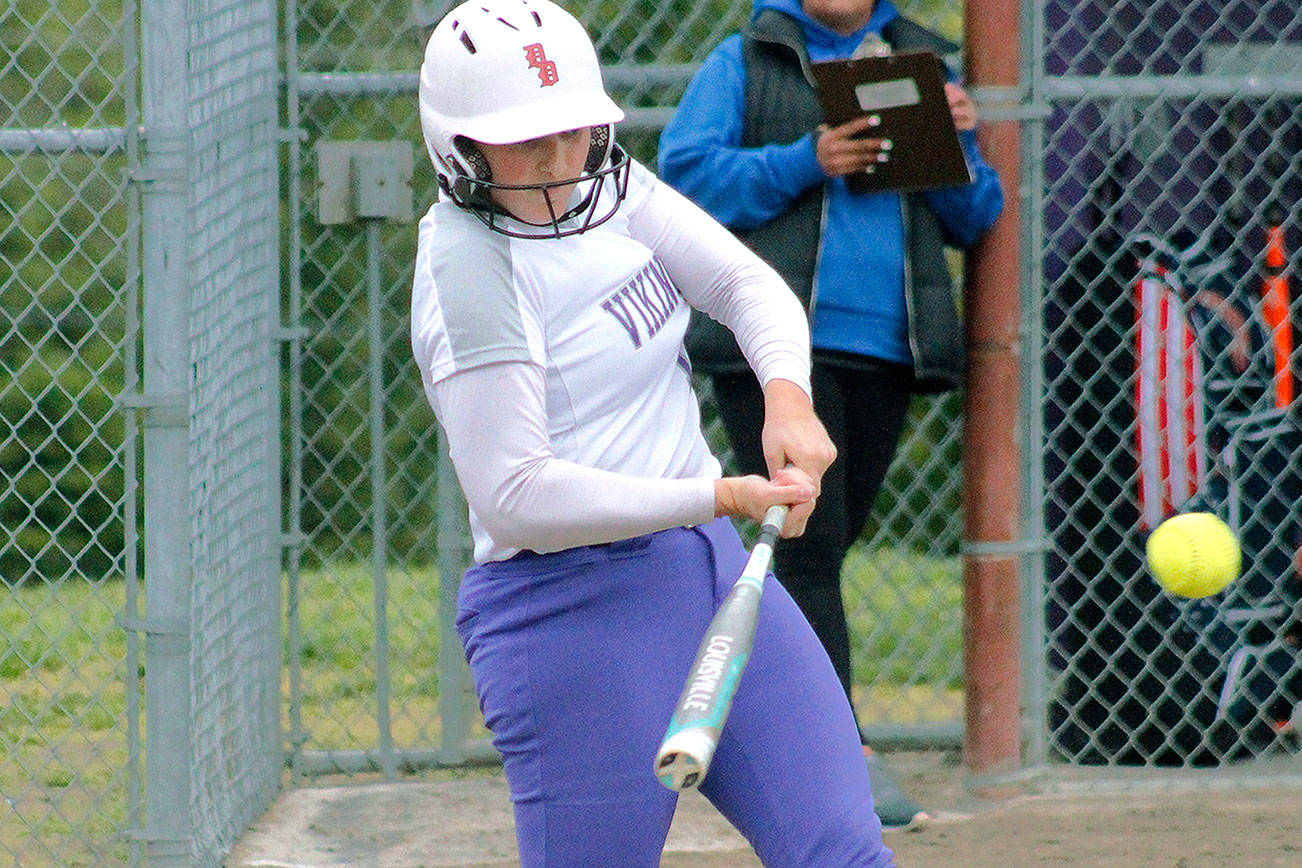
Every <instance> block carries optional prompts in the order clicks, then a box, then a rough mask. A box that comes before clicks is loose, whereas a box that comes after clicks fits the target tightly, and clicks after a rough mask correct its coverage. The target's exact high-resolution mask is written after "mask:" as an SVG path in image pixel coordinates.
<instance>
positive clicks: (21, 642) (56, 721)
mask: <svg viewBox="0 0 1302 868" xmlns="http://www.w3.org/2000/svg"><path fill="white" fill-rule="evenodd" d="M123 14H124V10H123V8H122V4H121V3H116V4H114V3H106V4H96V5H94V6H87V5H85V4H81V5H80V6H79V7H77V8H70V7H67V6H65V5H60V4H53V5H52V4H47V3H36V2H17V3H11V4H8V6H7V8H6V10H5V11H4V12H0V41H3V44H4V55H3V59H0V371H3V374H0V419H2V420H3V421H2V422H0V462H3V472H0V516H2V518H0V528H3V530H0V794H3V796H4V802H3V804H0V862H6V863H11V864H15V865H18V864H21V865H104V864H121V863H122V862H124V861H125V860H126V858H127V853H128V847H127V845H126V843H125V842H124V841H123V840H122V839H120V838H118V837H117V835H116V833H117V831H118V830H119V829H120V828H122V827H124V826H125V825H126V822H127V811H128V803H129V797H128V789H129V786H128V778H129V773H128V768H130V767H131V762H130V759H131V757H130V752H131V746H130V742H129V739H128V733H127V731H126V729H125V728H124V726H123V723H122V722H123V721H124V719H125V718H126V716H127V711H128V704H129V700H128V693H127V690H126V689H125V688H124V686H123V677H124V676H125V674H126V659H127V655H128V640H127V638H126V637H125V636H124V634H123V632H122V631H121V630H120V629H119V628H118V627H117V626H116V625H115V623H114V618H115V617H116V616H117V615H119V614H120V613H121V611H122V609H123V605H124V599H125V582H124V574H125V573H126V572H128V571H130V570H134V566H135V562H134V560H133V559H132V556H131V549H130V546H129V545H128V544H127V540H128V539H129V538H131V536H132V534H133V531H134V527H133V526H134V519H133V518H132V517H131V515H132V513H131V508H132V506H133V500H132V497H133V495H132V491H133V486H132V478H133V475H134V474H133V471H132V469H131V468H132V460H133V457H134V456H133V445H132V442H133V441H132V439H131V434H130V433H129V431H128V430H127V429H126V427H125V426H124V419H123V415H122V414H121V413H120V412H119V411H118V409H117V408H116V406H115V401H116V400H117V398H118V396H119V395H120V394H122V392H123V391H124V390H125V389H126V388H128V387H129V384H130V383H131V382H132V378H133V376H134V371H133V368H132V364H131V362H130V361H129V359H130V346H131V338H130V330H131V328H132V326H131V323H130V305H131V301H130V299H131V298H132V297H133V296H132V289H133V287H134V286H135V285H136V280H137V277H136V267H137V263H136V262H135V261H134V257H133V247H132V243H131V239H133V238H135V237H136V234H137V229H138V223H137V222H136V219H135V215H134V213H133V211H132V209H131V208H130V206H129V205H128V195H127V186H128V185H127V183H126V179H125V175H124V173H125V170H126V167H127V150H126V136H125V133H124V129H123V128H124V125H125V119H126V116H127V113H128V110H129V109H128V105H127V94H128V92H129V90H130V88H129V86H128V84H127V80H128V78H129V76H130V69H131V65H132V63H133V59H132V49H131V48H130V42H129V41H128V39H127V38H126V34H125V33H124V30H123V23H122V22H123Z"/></svg>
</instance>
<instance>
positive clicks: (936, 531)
mask: <svg viewBox="0 0 1302 868" xmlns="http://www.w3.org/2000/svg"><path fill="white" fill-rule="evenodd" d="M281 5H282V6H283V8H281V9H278V8H277V5H276V4H273V3H271V2H269V0H227V2H221V0H190V2H187V3H186V4H169V3H166V2H162V0H145V2H142V0H110V2H105V3H97V4H86V3H75V2H55V3H38V2H34V0H17V2H15V3H11V4H10V6H9V7H8V10H7V11H6V12H4V13H0V24H2V25H3V26H0V40H3V41H4V45H5V48H6V56H5V60H4V66H3V67H2V69H3V74H2V75H0V207H2V210H0V214H3V218H4V222H3V223H2V224H0V268H3V269H4V273H3V275H0V277H2V278H3V279H2V280H0V311H2V312H3V314H2V315H3V317H4V321H3V326H4V338H3V343H2V344H0V361H2V362H3V370H4V374H5V377H4V379H3V381H0V417H2V418H3V427H0V460H2V461H3V462H4V473H3V475H0V510H2V511H3V516H4V521H3V525H2V526H3V533H4V537H3V545H2V546H0V570H2V572H0V577H2V578H3V580H4V587H3V588H0V792H2V793H3V794H4V796H5V803H4V805H3V806H0V861H3V860H5V859H6V858H8V859H10V860H11V861H13V862H14V863H15V864H21V865H24V866H33V865H38V866H39V865H104V864H123V863H128V864H137V863H139V862H141V861H142V860H144V861H148V862H149V863H150V864H159V865H161V864H217V863H218V862H219V861H220V859H221V854H222V853H223V852H224V851H225V850H226V849H227V848H228V847H229V846H230V843H231V842H232V840H233V839H234V837H235V836H236V835H237V834H238V833H239V831H240V830H241V829H242V828H243V827H244V826H246V825H247V823H248V822H249V821H250V820H251V818H252V817H253V816H254V815H255V814H256V813H257V812H258V810H260V808H261V806H262V805H264V804H265V803H266V802H267V800H268V799H269V798H270V797H271V795H272V793H273V792H274V790H275V788H276V786H277V784H278V782H279V776H280V768H281V764H282V762H283V761H284V760H283V757H282V748H284V747H286V746H287V747H288V753H289V763H290V765H291V767H292V769H293V771H294V773H295V776H296V778H297V779H299V780H302V779H305V778H308V777H310V776H314V775H319V774H324V773H331V772H345V773H360V772H375V771H378V772H381V773H383V774H384V775H385V776H388V777H396V776H398V775H400V774H403V773H404V772H408V771H413V770H417V769H420V768H425V767H429V766H436V765H448V764H461V763H465V762H476V761H491V759H492V752H491V749H490V748H488V747H487V746H486V744H485V743H484V742H483V740H482V738H481V737H482V736H483V735H484V733H483V731H482V729H480V727H479V726H478V723H477V711H476V710H475V708H474V700H473V693H472V690H471V686H470V684H469V679H468V676H467V673H466V671H465V668H464V663H463V661H462V660H461V659H460V658H461V654H460V649H459V647H458V644H457V642H456V641H455V639H454V638H451V637H450V631H449V625H450V619H451V599H452V597H453V595H454V594H455V585H456V581H457V580H458V578H459V574H460V569H461V568H462V566H464V564H465V562H466V558H467V556H468V555H467V551H466V532H465V527H464V515H463V510H464V506H463V505H462V504H461V503H460V502H459V500H458V495H457V492H456V489H455V485H452V484H450V483H449V480H450V479H451V477H450V474H449V472H448V467H447V463H446V458H445V456H440V454H439V442H438V441H439V438H438V436H437V426H436V423H435V421H434V419H433V416H432V414H431V413H430V411H429V409H428V407H427V406H426V404H425V401H424V397H423V395H422V394H421V391H420V389H419V380H418V377H417V374H416V371H415V368H414V365H413V363H412V362H411V359H410V352H409V348H408V336H407V330H408V325H407V300H408V294H409V287H410V270H411V264H412V262H413V259H414V252H415V251H414V241H415V231H414V226H413V225H411V224H410V223H409V222H407V221H406V219H405V218H404V217H403V215H402V213H401V212H402V209H401V208H398V209H396V210H395V211H394V212H393V213H394V214H397V215H398V217H397V218H396V219H395V218H394V217H393V216H390V217H389V218H387V219H386V218H385V217H384V215H382V214H381V215H370V216H368V215H367V214H362V215H360V216H356V218H355V219H354V216H355V215H351V214H350V215H349V216H348V219H346V220H344V221H342V222H336V221H335V220H334V219H326V218H324V217H323V206H326V205H328V204H329V195H332V193H331V191H332V190H334V191H335V192H337V185H338V182H339V178H338V177H337V172H336V170H335V169H332V168H331V166H337V165H338V164H337V163H333V164H332V163H329V162H328V161H327V162H326V163H325V171H323V170H322V165H323V163H322V162H321V157H322V153H323V151H324V150H328V147H325V148H323V146H329V145H332V144H335V145H343V146H345V148H352V149H354V150H353V151H351V152H350V153H363V152H365V149H367V148H372V147H379V148H394V147H397V148H401V149H405V152H407V153H410V155H411V157H412V160H411V164H412V166H413V167H414V172H413V174H412V176H411V179H410V187H409V188H408V189H409V190H410V200H411V201H410V202H409V203H408V208H412V207H413V206H414V210H415V212H417V213H418V212H419V211H420V210H423V208H424V207H425V206H426V205H427V203H429V202H431V201H432V200H433V197H434V195H435V191H434V184H433V176H432V172H430V171H429V169H428V168H427V161H426V159H425V157H424V150H423V146H422V144H421V139H420V132H419V124H418V119H417V115H416V109H415V100H414V94H415V81H416V79H415V70H416V68H417V67H418V65H419V61H420V57H421V51H422V48H423V44H424V39H425V37H426V35H427V34H428V32H429V28H430V27H431V26H432V24H433V22H435V21H436V20H437V19H438V18H439V17H440V16H441V15H442V13H443V12H444V11H445V10H446V9H447V8H449V7H450V6H451V5H452V4H451V3H449V2H444V0H380V2H374V3H367V4H362V3H356V2H349V0H316V2H313V3H290V4H281ZM570 5H571V8H572V9H573V10H574V11H575V12H576V13H577V14H578V15H579V17H580V18H582V19H583V20H584V21H585V23H586V24H587V25H588V27H589V29H590V30H591V31H592V32H593V33H594V35H595V37H596V40H597V43H598V48H599V51H600V54H601V59H602V62H603V64H604V66H605V68H606V70H607V82H608V85H609V86H610V88H611V90H612V91H613V92H614V95H615V96H616V99H617V100H618V101H619V102H620V104H621V105H623V106H624V107H625V108H626V110H627V112H628V120H627V121H626V122H625V123H624V124H623V125H622V126H621V130H620V135H621V137H622V139H623V141H624V142H625V143H626V144H627V145H628V147H629V149H630V151H631V152H632V153H633V154H634V156H636V157H637V158H638V159H640V160H642V161H643V162H646V163H648V164H654V160H655V151H656V140H657V137H658V134H659V130H660V128H661V127H662V125H663V124H664V122H665V121H666V120H667V118H668V117H669V115H670V113H671V112H672V107H673V106H674V104H675V103H676V101H677V99H678V97H679V95H680V94H681V93H682V90H683V88H684V87H685V85H686V82H687V80H688V79H689V77H690V75H691V73H692V71H693V70H694V69H695V66H696V65H697V64H699V62H700V61H701V60H702V59H703V58H704V57H705V55H706V54H707V53H708V51H709V50H710V49H711V48H712V47H713V46H714V45H715V44H717V43H718V41H719V40H720V39H722V38H723V37H724V36H725V35H727V34H728V33H731V32H733V31H734V30H736V29H737V27H738V26H740V24H741V23H742V22H743V21H744V20H745V18H746V17H747V15H748V14H749V11H750V5H751V4H750V3H748V2H745V0H712V2H708V3H699V2H696V3H693V2H687V0H671V2H656V3H653V2H643V0H617V2H608V3H606V2H602V3H598V2H584V3H577V4H570ZM899 5H900V6H901V8H902V9H903V10H904V11H906V12H908V13H911V14H914V15H915V16H917V17H919V18H921V19H922V20H923V21H924V22H925V23H928V24H930V25H932V26H935V27H937V29H939V30H940V31H941V32H943V33H944V34H945V35H947V36H950V37H958V36H960V35H961V33H960V31H961V7H960V5H959V4H957V3H941V2H931V0H910V2H901V3H899ZM1023 7H1024V10H1025V12H1026V21H1027V25H1028V32H1029V33H1030V38H1029V40H1028V45H1029V46H1030V51H1029V52H1028V55H1027V57H1026V76H1025V81H1026V83H1027V86H1026V92H1025V93H1024V95H1023V97H1024V98H1023V100H1022V103H1021V109H1022V110H1024V111H1025V112H1026V114H1027V115H1029V116H1030V121H1029V122H1028V123H1026V124H1025V126H1024V129H1025V130H1026V149H1027V153H1028V154H1029V155H1030V156H1031V159H1029V160H1028V161H1027V165H1028V175H1027V177H1026V178H1025V179H1023V181H1024V189H1025V190H1026V195H1027V198H1028V204H1029V206H1030V207H1028V209H1027V213H1028V214H1029V217H1028V219H1027V223H1026V229H1027V233H1028V236H1027V242H1028V243H1027V250H1028V251H1029V259H1030V262H1029V264H1028V266H1027V269H1026V272H1027V275H1028V279H1027V281H1026V285H1027V299H1028V302H1029V303H1028V305H1027V316H1026V334H1027V350H1028V352H1027V354H1026V358H1027V360H1028V361H1027V365H1026V369H1025V374H1026V379H1027V394H1028V395H1029V396H1030V402H1029V403H1031V405H1032V406H1033V407H1037V408H1041V410H1042V412H1031V413H1029V415H1028V417H1027V431H1026V445H1027V449H1026V455H1027V462H1028V464H1027V468H1026V470H1025V474H1026V480H1027V491H1028V494H1029V496H1028V497H1027V498H1026V500H1027V503H1028V511H1029V512H1028V516H1027V521H1026V528H1027V531H1026V542H1027V543H1028V544H1031V545H1032V547H1034V546H1035V545H1042V546H1043V550H1042V552H1040V551H1038V550H1037V553H1036V554H1035V555H1033V556H1028V557H1027V558H1026V559H1025V561H1024V563H1025V566H1026V568H1027V582H1026V591H1025V602H1026V606H1025V609H1024V626H1025V629H1026V633H1027V641H1026V643H1025V644H1026V648H1027V654H1026V663H1027V667H1026V669H1027V677H1026V699H1027V718H1026V724H1027V726H1026V732H1027V745H1028V747H1027V754H1026V761H1027V763H1028V764H1032V765H1039V766H1044V767H1048V768H1054V767H1057V768H1062V767H1064V766H1063V765H1062V764H1063V763H1065V764H1066V767H1071V766H1076V765H1093V764H1103V765H1109V766H1114V765H1130V764H1134V765H1139V766H1153V765H1176V766H1190V765H1224V764H1225V763H1227V762H1229V761H1233V760H1239V759H1245V758H1246V759H1258V758H1260V759H1263V760H1267V761H1268V760H1269V759H1271V758H1274V757H1277V756H1280V755H1287V754H1290V753H1292V752H1293V751H1294V749H1295V747H1296V744H1295V739H1296V735H1295V732H1296V729H1297V727H1298V725H1299V715H1298V713H1297V711H1296V709H1297V704H1298V701H1299V699H1300V698H1302V697H1300V694H1302V684H1300V682H1299V674H1298V673H1299V668H1300V667H1299V666H1298V663H1297V658H1298V654H1297V646H1298V641H1299V632H1300V631H1299V628H1298V614H1297V613H1298V597H1299V587H1302V586H1300V585H1299V584H1298V576H1297V572H1298V565H1297V558H1298V555H1297V551H1298V547H1299V544H1300V543H1302V539H1299V531H1298V528H1299V526H1300V525H1302V516H1300V515H1299V510H1300V509H1302V506H1300V504H1302V489H1300V488H1299V478H1300V477H1302V468H1300V467H1299V462H1302V441H1300V440H1299V434H1298V430H1299V429H1298V413H1299V410H1298V401H1297V397H1296V396H1297V388H1298V384H1297V382H1296V379H1294V380H1292V381H1291V382H1292V386H1291V388H1292V392H1289V388H1290V387H1289V385H1288V383H1289V382H1290V380H1289V379H1288V377H1287V376H1285V375H1284V373H1283V372H1284V371H1286V370H1288V369H1289V367H1290V361H1291V368H1292V371H1293V372H1294V373H1296V371H1297V370H1298V367H1299V364H1298V359H1297V347H1298V346H1299V343H1298V335H1297V333H1296V324H1297V322H1298V319H1299V305H1298V302H1297V301H1294V300H1290V299H1288V298H1287V297H1285V299H1284V303H1283V307H1282V308H1281V306H1280V304H1279V299H1280V298H1281V292H1280V288H1281V286H1286V287H1290V288H1292V290H1293V291H1294V292H1296V275H1297V274H1298V264H1299V254H1298V252H1297V251H1298V249H1299V248H1300V247H1302V231H1300V229H1302V227H1299V225H1298V221H1299V216H1298V214H1299V212H1298V193H1299V187H1300V186H1302V181H1300V180H1299V179H1302V163H1300V161H1302V156H1300V155H1302V131H1300V130H1299V121H1298V117H1299V111H1298V108H1299V101H1302V84H1299V82H1302V68H1300V67H1299V60H1298V58H1299V57H1302V51H1300V50H1299V48H1302V21H1300V19H1299V17H1298V15H1297V12H1296V4H1295V2H1293V0H1196V2H1174V0H1161V2H1156V3H1143V4H1140V3H1131V2H1122V3H1117V2H1110V0H1109V2H1103V0H1028V2H1026V3H1024V4H1023ZM278 13H279V17H278ZM142 22H143V23H142ZM278 49H279V50H280V55H279V57H278V56H277V50H278ZM278 69H279V72H280V73H281V80H280V87H279V88H278V87H277V81H276V73H277V70H278ZM358 149H360V150H358ZM385 153H387V154H393V153H395V152H394V151H385ZM399 162H401V161H399ZM345 165H347V163H345ZM332 173H336V174H332ZM1005 183H1006V186H1007V189H1008V190H1010V191H1011V190H1013V189H1014V188H1015V187H1016V182H1014V181H1012V180H1010V179H1005ZM323 197H325V199H326V200H327V201H324V202H323ZM178 263H180V265H178ZM178 269H179V270H178ZM955 270H956V272H957V271H958V270H959V263H958V262H957V260H956V261H955ZM1280 275H1282V276H1283V281H1280V280H1279V279H1278V276H1280ZM178 286H181V287H184V292H181V291H178V290H176V289H175V287H178ZM169 290H170V291H169ZM282 324H283V325H282ZM705 398H706V401H707V411H706V416H707V418H709V417H710V416H711V415H712V414H711V413H710V411H709V408H708V393H706V394H705ZM282 400H283V407H282V406H281V404H282ZM960 411H961V399H960V397H959V396H954V395H951V396H946V397H941V398H928V399H925V400H924V399H919V400H917V401H916V402H915V404H914V407H913V413H912V419H911V424H910V426H909V428H908V430H907V431H906V435H905V440H904V442H903V444H902V445H901V447H900V451H899V455H898V458H897V461H896V464H895V466H894V467H893V468H892V471H891V474H890V476H889V477H888V480H887V483H886V485H885V486H884V489H883V491H882V493H881V494H880V496H879V500H878V502H877V504H876V505H875V508H874V512H873V518H872V520H871V522H872V523H871V526H870V528H869V529H868V531H867V532H866V534H865V536H864V539H863V540H862V541H861V543H860V544H859V545H858V546H857V547H856V549H855V550H854V551H853V552H852V554H851V557H850V559H849V560H848V561H847V564H846V567H845V583H846V592H847V606H848V611H849V616H850V619H851V625H852V635H853V642H854V648H853V653H854V662H855V670H856V675H857V678H858V684H857V695H856V699H857V705H858V707H859V712H860V716H861V718H862V719H863V721H864V722H865V724H866V726H867V727H868V730H869V734H870V736H871V737H872V738H873V740H874V741H875V742H876V743H877V744H879V745H882V746H890V745H896V746H901V745H904V746H907V745H922V744H941V745H956V744H957V743H958V740H959V738H960V737H961V733H962V722H961V719H962V708H963V672H962V663H961V659H962V606H963V600H962V569H961V557H962V554H963V551H962V544H961V540H962V524H961V515H960V508H961V500H962V490H961V482H962V480H961V476H960V469H959V468H960V465H961V460H960V455H959V446H960V430H961V425H960V424H959V419H960V415H961V413H960ZM710 434H711V438H712V442H713V443H714V445H715V446H716V448H717V449H718V450H719V451H720V452H723V451H726V441H725V438H724V437H723V435H722V432H721V431H720V430H718V429H717V427H716V428H714V429H712V430H711V432H710ZM440 483H442V484H440ZM282 501H283V504H282ZM142 506H143V507H144V508H143V509H142V508H141V507H142ZM1192 508H1198V509H1206V510H1210V511H1214V512H1216V513H1218V514H1219V515H1221V516H1222V517H1223V518H1225V519H1226V520H1227V521H1228V522H1229V523H1230V524H1231V525H1232V526H1233V527H1234V528H1235V529H1236V530H1237V532H1238V533H1239V534H1240V536H1241V538H1242V540H1243V543H1244V551H1245V574H1244V576H1243V578H1242V579H1241V580H1240V581H1239V582H1237V583H1236V584H1235V585H1234V586H1233V588H1232V589H1231V590H1230V591H1229V592H1228V593H1227V594H1224V595H1221V596H1218V597H1215V598H1212V599H1210V600H1208V601H1203V602H1181V601H1176V600H1173V599H1172V598H1170V597H1168V596H1166V595H1164V594H1161V593H1160V592H1159V591H1158V590H1157V588H1156V586H1155V583H1154V582H1153V581H1152V579H1151V577H1149V576H1148V574H1147V572H1146V570H1145V568H1144V565H1143V543H1144V540H1145V538H1146V536H1147V533H1148V532H1149V530H1150V529H1151V528H1152V526H1153V525H1154V524H1155V523H1156V522H1157V521H1160V520H1161V518H1162V517H1164V516H1165V515H1167V514H1169V513H1170V512H1172V511H1174V510H1177V509H1179V510H1188V509H1192ZM282 531H283V533H282ZM282 551H283V552H284V554H285V557H284V559H283V564H282V560H281V558H280V554H281V552H282ZM1041 555H1042V556H1041ZM282 565H283V573H282ZM145 574H148V575H149V576H150V581H149V583H148V588H146V585H145V583H144V582H143V581H142V576H143V575H145ZM281 579H283V581H284V583H285V585H284V586H285V597H284V612H283V625H282V612H281V611H280V599H279V594H278V585H277V582H278V580H281ZM282 630H283V635H282ZM445 636H447V637H449V638H450V641H446V642H445V641H443V637H445ZM282 654H283V658H282ZM282 659H283V670H282ZM282 679H283V683H282ZM146 734H147V735H148V737H147V738H146ZM282 741H283V742H285V743H287V745H286V744H283V743H282Z"/></svg>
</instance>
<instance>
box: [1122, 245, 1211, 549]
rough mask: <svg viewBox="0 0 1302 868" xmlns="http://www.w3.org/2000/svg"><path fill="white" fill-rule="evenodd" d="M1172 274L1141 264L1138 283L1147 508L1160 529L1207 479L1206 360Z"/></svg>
mask: <svg viewBox="0 0 1302 868" xmlns="http://www.w3.org/2000/svg"><path fill="white" fill-rule="evenodd" d="M1171 279H1172V276H1171V275H1170V274H1169V271H1168V269H1166V268H1165V267H1163V266H1152V264H1151V263H1141V271H1140V276H1139V280H1138V282H1137V283H1136V286H1135V302H1136V305H1135V313H1136V326H1137V335H1136V339H1135V375H1136V376H1135V407H1136V410H1137V420H1136V421H1137V424H1136V454H1137V457H1138V460H1139V514H1140V523H1141V525H1142V526H1143V527H1145V528H1154V527H1156V526H1157V525H1158V524H1160V523H1161V522H1162V521H1163V520H1164V519H1166V518H1167V517H1169V516H1171V515H1173V514H1175V513H1176V512H1177V511H1178V510H1179V508H1180V506H1181V505H1182V504H1183V503H1184V502H1185V501H1186V500H1188V499H1189V498H1190V497H1193V496H1194V495H1196V494H1198V493H1199V492H1200V491H1201V490H1202V489H1203V487H1204V486H1205V485H1206V483H1207V468H1208V454H1207V430H1206V429H1207V424H1206V419H1207V417H1206V406H1205V402H1204V398H1203V363H1202V358H1201V356H1200V355H1199V352H1198V347H1197V345H1196V342H1195V335H1194V330H1193V327H1192V326H1191V325H1190V323H1189V320H1188V318H1187V316H1186V315H1185V310H1184V306H1183V305H1182V303H1181V300H1180V296H1179V294H1178V293H1177V292H1176V291H1175V289H1173V288H1172V286H1171V283H1170V280H1171Z"/></svg>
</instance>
